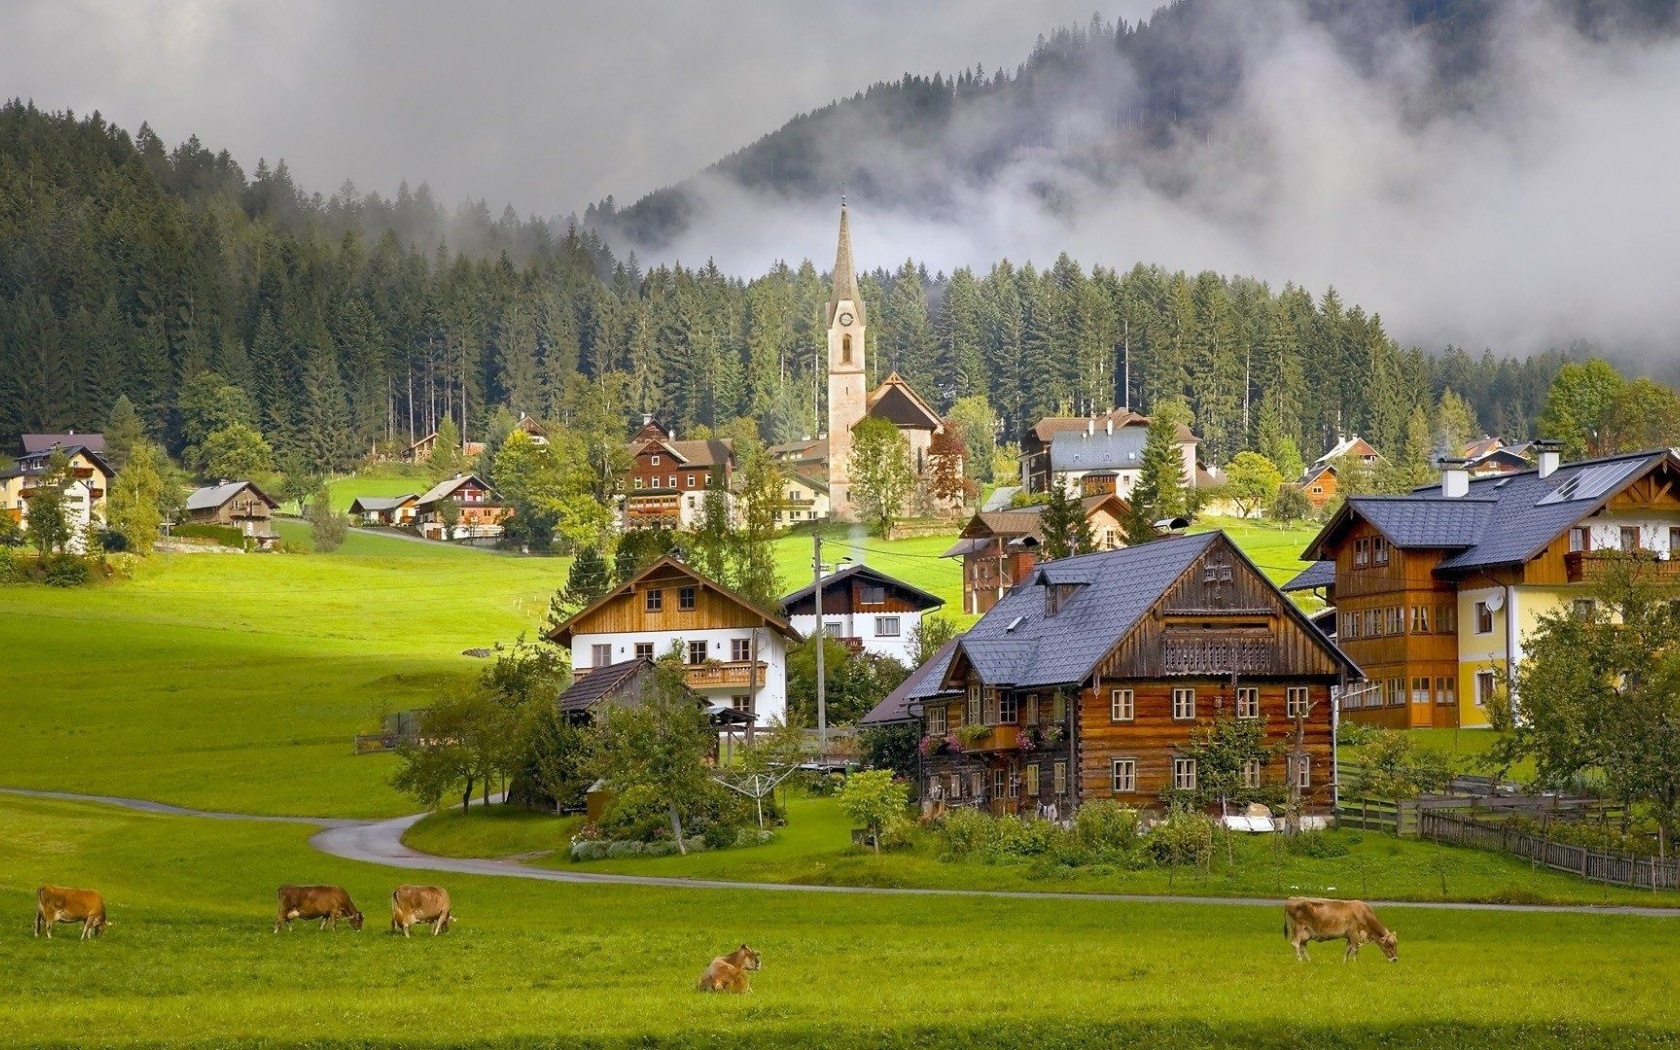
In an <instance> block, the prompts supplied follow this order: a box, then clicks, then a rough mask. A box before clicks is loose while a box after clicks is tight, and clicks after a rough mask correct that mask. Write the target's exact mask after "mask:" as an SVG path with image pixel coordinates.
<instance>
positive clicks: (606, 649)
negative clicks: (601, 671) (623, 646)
mask: <svg viewBox="0 0 1680 1050" xmlns="http://www.w3.org/2000/svg"><path fill="white" fill-rule="evenodd" d="M610 663H612V646H611V645H592V646H590V647H589V666H591V667H605V666H607V665H608V664H610Z"/></svg>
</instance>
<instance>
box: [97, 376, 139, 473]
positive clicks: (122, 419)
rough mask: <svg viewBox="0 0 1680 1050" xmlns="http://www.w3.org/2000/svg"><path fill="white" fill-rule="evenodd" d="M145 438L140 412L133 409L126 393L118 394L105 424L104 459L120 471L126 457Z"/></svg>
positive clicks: (126, 460)
mask: <svg viewBox="0 0 1680 1050" xmlns="http://www.w3.org/2000/svg"><path fill="white" fill-rule="evenodd" d="M145 439H146V429H145V427H144V426H143V425H141V423H140V414H139V413H138V412H136V411H134V402H132V401H130V400H129V399H128V395H127V394H121V395H119V396H118V397H117V403H116V404H115V405H112V406H111V421H110V422H109V423H107V424H105V459H106V461H107V462H109V463H110V464H111V467H112V469H114V470H115V471H117V473H119V474H120V473H122V470H123V468H124V467H126V466H127V465H128V457H129V456H130V455H131V454H132V453H133V451H134V449H135V447H137V446H138V445H139V444H140V442H142V441H144V440H145Z"/></svg>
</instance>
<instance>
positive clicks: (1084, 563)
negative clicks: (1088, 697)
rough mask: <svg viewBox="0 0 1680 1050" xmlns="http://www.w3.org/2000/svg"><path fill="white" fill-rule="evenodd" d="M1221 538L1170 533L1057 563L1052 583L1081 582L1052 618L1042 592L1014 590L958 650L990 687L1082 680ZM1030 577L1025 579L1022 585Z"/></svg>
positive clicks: (1051, 568) (1047, 569)
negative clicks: (1171, 534)
mask: <svg viewBox="0 0 1680 1050" xmlns="http://www.w3.org/2000/svg"><path fill="white" fill-rule="evenodd" d="M1222 535H1223V534H1221V533H1217V532H1209V533H1203V534H1201V535H1198V536H1176V537H1172V538H1170V539H1161V540H1157V541H1155V542H1154V543H1146V544H1144V545H1142V546H1139V547H1125V548H1122V549H1120V550H1116V551H1104V552H1102V553H1099V554H1086V555H1082V556H1080V557H1077V558H1065V559H1062V560H1061V561H1058V562H1053V563H1051V565H1048V566H1045V567H1044V568H1043V569H1041V570H1039V571H1040V572H1048V573H1050V574H1051V576H1052V578H1053V579H1056V580H1066V581H1072V582H1083V581H1085V580H1088V581H1089V582H1088V583H1085V585H1084V586H1082V587H1080V588H1079V590H1078V591H1077V592H1076V593H1075V594H1074V595H1073V596H1072V597H1070V598H1069V599H1068V600H1067V602H1066V603H1065V604H1064V605H1063V606H1062V607H1061V609H1060V611H1059V612H1057V613H1056V615H1054V616H1051V615H1048V614H1047V613H1046V611H1045V603H1044V592H1043V590H1042V589H1041V588H1039V587H1035V586H1018V587H1016V588H1015V589H1014V590H1011V591H1010V592H1009V593H1008V594H1006V595H1004V597H1003V600H1002V601H1000V602H998V603H997V604H996V605H994V606H993V607H992V609H991V611H989V612H987V613H986V615H985V616H983V617H981V618H980V622H979V623H977V624H975V625H974V627H973V628H971V629H970V630H969V632H968V633H967V634H966V635H964V636H963V637H962V640H961V642H960V648H961V650H962V652H963V653H964V655H966V656H967V657H968V659H969V661H970V662H971V663H973V664H974V666H975V668H976V669H977V670H978V671H979V672H980V677H981V678H982V679H983V680H984V681H986V682H988V683H990V684H994V685H1013V686H1017V687H1033V686H1048V685H1061V684H1066V683H1073V682H1080V681H1083V680H1084V679H1085V678H1086V677H1087V676H1088V675H1089V674H1090V673H1091V669H1092V668H1093V667H1095V666H1096V665H1097V662H1098V661H1100V660H1101V659H1102V658H1103V656H1104V655H1105V654H1107V653H1108V651H1109V650H1110V649H1112V648H1113V647H1114V644H1115V643H1116V642H1117V641H1119V639H1120V638H1122V637H1123V636H1124V635H1125V634H1126V633H1127V632H1128V631H1130V630H1131V629H1132V627H1133V626H1134V625H1136V623H1137V621H1138V620H1139V618H1141V617H1142V616H1143V614H1144V613H1145V612H1147V611H1148V610H1149V608H1150V607H1151V606H1153V605H1154V604H1155V603H1156V601H1158V600H1159V599H1160V597H1161V595H1162V594H1164V593H1165V592H1166V590H1167V588H1168V587H1170V586H1171V585H1172V583H1173V581H1174V580H1177V579H1178V577H1179V576H1180V575H1181V574H1182V573H1183V572H1184V571H1185V570H1186V569H1188V568H1189V567H1190V565H1191V563H1193V562H1194V561H1195V560H1196V559H1197V558H1198V557H1200V556H1201V555H1202V553H1203V552H1204V551H1206V550H1207V549H1208V547H1209V546H1210V545H1212V544H1213V543H1215V542H1216V541H1218V540H1219V539H1220V538H1221V536H1222ZM1036 578H1037V576H1036V574H1035V576H1034V577H1029V582H1030V581H1031V580H1033V579H1036Z"/></svg>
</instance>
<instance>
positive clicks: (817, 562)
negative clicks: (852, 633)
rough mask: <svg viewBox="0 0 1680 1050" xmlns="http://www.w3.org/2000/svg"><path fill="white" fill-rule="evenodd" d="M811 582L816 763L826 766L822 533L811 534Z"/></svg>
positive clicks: (825, 632)
mask: <svg viewBox="0 0 1680 1050" xmlns="http://www.w3.org/2000/svg"><path fill="white" fill-rule="evenodd" d="M811 582H812V583H813V584H814V585H815V586H816V590H817V749H818V751H820V752H821V754H822V757H821V758H820V759H818V761H819V762H820V763H821V764H822V765H823V766H825V767H826V766H827V765H828V697H827V695H826V691H825V689H824V679H825V676H824V674H823V650H824V649H826V648H827V647H828V632H827V631H826V630H825V629H824V627H823V581H822V533H821V532H820V531H817V532H813V533H812V534H811Z"/></svg>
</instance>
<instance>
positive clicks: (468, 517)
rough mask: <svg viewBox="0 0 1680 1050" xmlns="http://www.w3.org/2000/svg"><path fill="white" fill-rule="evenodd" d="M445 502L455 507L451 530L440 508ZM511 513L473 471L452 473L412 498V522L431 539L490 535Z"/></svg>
mask: <svg viewBox="0 0 1680 1050" xmlns="http://www.w3.org/2000/svg"><path fill="white" fill-rule="evenodd" d="M449 503H453V504H454V506H455V508H456V511H457V517H456V521H455V527H454V529H453V530H452V529H450V528H449V526H448V523H447V522H446V520H445V510H444V508H445V505H446V504H449ZM512 513H513V509H512V508H511V507H506V506H504V505H503V504H502V503H501V497H499V496H498V495H497V494H496V490H495V489H493V488H491V487H490V483H489V482H487V481H485V480H484V479H483V478H481V477H479V476H478V475H477V474H456V475H455V476H454V477H452V478H447V479H445V480H443V481H440V482H438V483H437V484H436V485H433V486H432V487H431V488H430V489H428V490H427V491H426V492H425V494H424V495H422V496H420V497H419V498H418V499H416V500H415V501H414V524H415V525H416V526H418V527H419V529H420V534H421V535H422V536H425V537H426V538H427V539H433V540H468V539H472V540H476V539H493V538H495V537H497V536H500V535H501V534H502V522H504V521H506V520H507V519H508V517H509V516H510V515H512Z"/></svg>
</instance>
